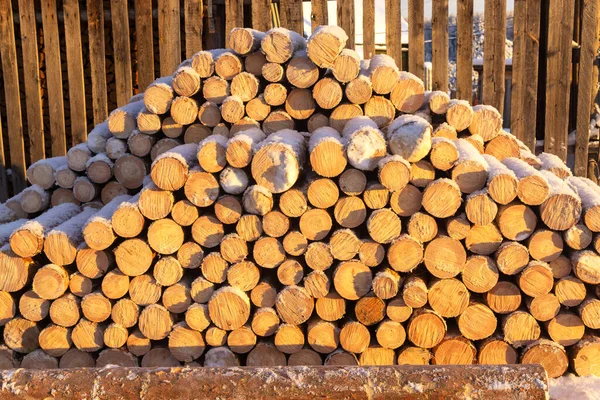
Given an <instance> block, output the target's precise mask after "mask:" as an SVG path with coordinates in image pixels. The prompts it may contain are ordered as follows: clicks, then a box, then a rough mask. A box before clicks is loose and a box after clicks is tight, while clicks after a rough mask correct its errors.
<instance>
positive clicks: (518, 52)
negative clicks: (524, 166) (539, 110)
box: [510, 0, 535, 144]
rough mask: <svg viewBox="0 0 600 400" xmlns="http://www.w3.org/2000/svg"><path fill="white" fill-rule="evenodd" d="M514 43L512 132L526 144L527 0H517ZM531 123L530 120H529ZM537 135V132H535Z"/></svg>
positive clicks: (514, 19)
mask: <svg viewBox="0 0 600 400" xmlns="http://www.w3.org/2000/svg"><path fill="white" fill-rule="evenodd" d="M513 25H514V41H513V57H512V60H513V61H512V63H513V67H512V80H511V92H512V97H511V113H510V130H511V133H512V134H513V135H515V136H516V137H517V138H519V139H520V140H522V141H523V143H526V144H527V142H526V138H525V136H526V131H529V129H525V126H526V122H525V113H524V111H525V110H524V109H523V105H524V104H523V103H524V101H525V85H526V82H525V66H526V63H527V62H530V61H531V60H527V59H526V58H525V57H526V55H527V52H526V46H527V44H526V38H525V35H526V33H525V32H526V31H527V0H515V8H514V18H513ZM528 122H529V120H528ZM533 134H534V135H535V131H533Z"/></svg>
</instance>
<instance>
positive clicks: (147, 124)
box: [88, 106, 162, 142]
mask: <svg viewBox="0 0 600 400" xmlns="http://www.w3.org/2000/svg"><path fill="white" fill-rule="evenodd" d="M136 122H137V129H138V130H139V131H140V132H141V133H144V134H146V135H154V134H155V133H157V132H158V131H160V128H161V126H162V123H161V120H160V115H157V114H154V113H153V112H150V111H149V110H148V109H147V108H146V107H145V106H144V108H142V109H141V110H140V111H139V113H138V116H137V119H136ZM134 132H135V131H134ZM134 132H132V135H133V133H134ZM130 137H131V136H130ZM88 142H89V135H88Z"/></svg>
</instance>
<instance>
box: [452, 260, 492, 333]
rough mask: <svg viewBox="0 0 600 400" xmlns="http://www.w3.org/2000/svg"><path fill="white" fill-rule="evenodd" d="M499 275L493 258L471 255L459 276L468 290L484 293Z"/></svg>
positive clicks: (490, 287)
mask: <svg viewBox="0 0 600 400" xmlns="http://www.w3.org/2000/svg"><path fill="white" fill-rule="evenodd" d="M499 275H500V274H499V273H498V268H497V265H496V263H495V262H494V260H492V259H491V258H490V257H487V256H477V255H473V256H470V257H469V258H468V259H467V262H466V264H465V266H464V268H463V270H462V275H461V277H462V282H463V283H464V284H465V286H466V287H467V289H469V290H470V291H472V292H475V293H486V292H489V291H490V290H491V289H492V288H493V287H494V286H496V284H497V283H498V278H499ZM463 335H464V333H463ZM467 337H468V336H467Z"/></svg>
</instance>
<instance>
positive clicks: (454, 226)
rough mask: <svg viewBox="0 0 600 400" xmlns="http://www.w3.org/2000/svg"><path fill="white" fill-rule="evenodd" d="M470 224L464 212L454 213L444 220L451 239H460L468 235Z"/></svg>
mask: <svg viewBox="0 0 600 400" xmlns="http://www.w3.org/2000/svg"><path fill="white" fill-rule="evenodd" d="M470 230H471V224H470V223H469V220H468V219H467V216H466V215H465V214H464V213H460V214H457V215H455V216H454V217H451V218H448V219H447V220H446V233H448V236H450V237H451V238H452V239H456V240H462V239H464V238H466V237H467V236H468V235H469V231H470Z"/></svg>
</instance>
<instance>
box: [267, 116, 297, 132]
mask: <svg viewBox="0 0 600 400" xmlns="http://www.w3.org/2000/svg"><path fill="white" fill-rule="evenodd" d="M295 125H296V123H295V122H294V120H293V119H292V117H291V116H290V115H289V114H288V113H287V112H285V111H284V110H273V111H271V113H269V115H268V116H267V118H265V120H264V121H263V124H262V128H263V131H264V132H265V133H266V134H267V135H270V134H272V133H275V132H278V131H281V130H286V129H294V127H295Z"/></svg>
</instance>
